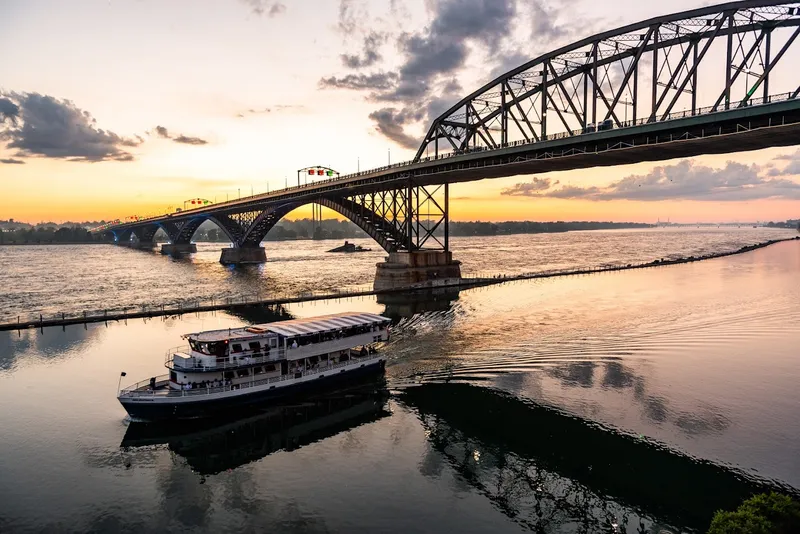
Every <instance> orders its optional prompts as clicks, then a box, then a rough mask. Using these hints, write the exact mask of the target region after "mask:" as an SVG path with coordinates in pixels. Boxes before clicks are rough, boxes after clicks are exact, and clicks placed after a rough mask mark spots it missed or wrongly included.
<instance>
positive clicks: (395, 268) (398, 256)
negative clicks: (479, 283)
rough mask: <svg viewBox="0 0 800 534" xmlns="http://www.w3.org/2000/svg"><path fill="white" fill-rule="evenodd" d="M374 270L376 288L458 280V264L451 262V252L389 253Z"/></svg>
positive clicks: (459, 274) (459, 263) (457, 262)
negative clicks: (450, 279) (451, 279)
mask: <svg viewBox="0 0 800 534" xmlns="http://www.w3.org/2000/svg"><path fill="white" fill-rule="evenodd" d="M376 267H377V269H376V271H375V284H374V288H375V289H390V288H393V287H403V286H410V285H414V284H424V283H433V282H435V281H436V280H445V279H448V278H461V262H460V261H456V260H453V253H452V252H450V251H446V252H443V251H440V250H433V251H430V250H418V251H415V252H390V253H389V256H388V257H387V258H386V261H384V262H382V263H378V264H377V265H376Z"/></svg>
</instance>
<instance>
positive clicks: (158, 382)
mask: <svg viewBox="0 0 800 534" xmlns="http://www.w3.org/2000/svg"><path fill="white" fill-rule="evenodd" d="M151 384H152V379H151V378H148V379H147V380H142V381H141V382H137V383H135V384H133V385H132V386H128V387H124V388H122V389H121V390H120V396H122V395H123V394H128V393H132V392H134V391H136V390H139V389H141V390H143V389H145V388H149V387H150V386H151ZM168 385H169V375H160V376H157V377H155V386H156V389H158V388H159V387H164V386H168Z"/></svg>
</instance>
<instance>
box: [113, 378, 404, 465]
mask: <svg viewBox="0 0 800 534" xmlns="http://www.w3.org/2000/svg"><path fill="white" fill-rule="evenodd" d="M388 397H389V393H388V390H387V389H386V383H385V380H383V379H382V378H381V379H372V380H368V381H359V382H358V383H356V384H352V385H351V386H350V387H348V388H346V389H340V390H338V391H336V392H332V393H329V394H326V395H322V396H318V397H313V398H308V399H304V401H303V402H295V403H282V404H279V405H274V404H273V405H270V406H269V407H268V408H263V409H261V410H258V411H256V412H251V413H250V414H249V415H248V416H247V417H244V418H240V419H237V420H235V421H230V417H227V418H225V419H224V420H203V421H196V422H192V421H184V422H180V423H177V422H170V423H134V422H132V423H130V425H129V426H128V429H127V431H126V432H125V437H124V438H123V440H122V443H121V444H120V447H122V448H123V451H125V452H126V453H128V458H127V459H126V465H128V464H136V463H138V462H139V461H144V462H145V463H146V462H147V461H148V456H147V449H145V450H143V451H141V452H143V456H139V451H137V450H136V449H137V448H141V447H145V446H148V445H157V444H166V445H167V446H168V447H169V449H170V450H171V451H172V452H174V453H176V454H177V455H179V456H181V457H182V458H184V459H185V460H186V462H187V463H188V465H189V466H190V467H191V468H192V469H193V470H194V471H195V472H197V473H199V474H200V475H204V476H205V475H213V474H217V473H221V472H223V471H227V470H229V469H234V468H236V467H239V466H242V465H245V464H247V463H250V462H253V461H256V460H260V459H261V458H264V457H265V456H267V455H269V454H271V453H274V452H276V451H279V450H286V451H292V450H295V449H298V448H300V447H302V446H304V445H307V444H309V443H313V442H315V441H319V440H323V439H325V438H328V437H331V436H334V435H336V434H338V433H340V432H345V431H347V430H351V429H353V428H355V427H357V426H360V425H362V424H365V423H369V422H373V421H377V420H379V419H381V418H383V417H386V416H388V415H389V412H388V411H387V410H386V407H385V406H386V401H387V400H388Z"/></svg>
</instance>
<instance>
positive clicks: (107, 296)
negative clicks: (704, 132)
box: [0, 229, 800, 533]
mask: <svg viewBox="0 0 800 534" xmlns="http://www.w3.org/2000/svg"><path fill="white" fill-rule="evenodd" d="M744 230H745V229H733V230H716V229H714V230H702V229H701V230H697V229H695V230H681V231H675V230H667V231H666V232H662V233H657V232H661V230H651V231H645V232H602V233H600V232H598V233H589V232H587V233H576V234H566V235H560V236H509V237H503V238H472V239H468V238H464V239H462V240H457V241H455V244H454V247H453V248H454V250H455V255H456V256H457V257H458V258H459V259H461V260H462V261H464V263H465V268H467V269H469V268H472V269H475V270H479V269H480V270H488V269H487V265H486V262H483V263H480V262H479V259H480V258H481V257H485V256H486V255H487V254H492V255H493V257H494V258H496V261H494V263H493V268H495V269H497V270H498V271H500V272H523V271H533V270H548V269H558V268H564V267H566V268H572V267H582V266H589V265H602V264H606V263H613V262H625V263H628V262H633V261H649V260H651V259H655V258H659V257H671V256H685V255H691V254H699V253H706V252H715V251H720V250H730V249H737V248H739V247H740V246H742V245H744V244H751V243H754V242H758V241H763V240H765V239H770V238H775V237H789V236H790V235H791V234H789V233H786V232H776V231H767V230H756V229H747V230H748V232H745V231H744ZM670 236H671V237H670ZM665 237H670V239H665ZM326 246H327V244H324V243H302V244H292V245H291V246H290V245H287V244H281V245H279V246H275V247H273V245H272V244H269V249H268V251H269V252H268V253H269V254H270V258H271V260H272V261H270V262H269V263H268V264H267V265H266V266H265V267H263V268H260V269H243V270H237V269H227V268H224V267H218V266H217V265H215V261H216V259H217V257H216V256H217V255H218V251H216V250H215V249H213V248H210V247H208V248H207V247H206V246H205V245H204V246H203V247H201V252H200V253H199V254H198V255H197V257H196V258H194V259H190V260H181V261H177V260H170V259H169V258H164V257H161V256H160V255H156V254H147V253H137V252H135V251H128V250H119V249H116V248H111V247H103V246H86V247H75V248H74V249H73V248H72V247H6V248H0V256H2V258H3V266H4V270H3V271H4V272H3V273H2V274H1V275H0V276H2V277H3V282H2V286H0V287H3V289H4V290H5V289H6V288H9V287H10V286H9V285H7V284H9V281H15V282H14V283H15V284H17V285H19V286H20V287H13V288H11V289H10V290H9V291H8V293H5V292H4V294H3V295H2V297H0V298H2V299H3V302H4V304H3V306H4V307H5V308H8V307H9V306H18V307H19V306H23V305H21V304H20V303H18V302H17V299H19V298H25V299H27V300H26V302H27V306H31V305H33V304H36V305H38V306H39V307H45V306H53V307H54V308H55V307H57V306H66V305H71V304H75V303H81V302H84V301H92V300H96V301H97V302H103V303H106V305H107V306H108V307H113V306H117V305H121V306H124V305H127V304H129V299H131V298H134V299H139V300H140V301H147V302H158V301H159V300H160V299H176V298H181V297H182V295H181V294H180V292H183V291H186V292H192V291H194V292H201V293H203V294H214V293H215V292H217V293H221V292H223V291H225V290H230V289H231V288H233V289H238V290H241V291H244V290H245V289H249V288H250V287H251V286H252V285H259V284H261V287H263V288H264V289H265V290H277V288H280V287H285V288H286V289H287V290H295V289H297V288H301V287H308V288H313V289H321V288H324V287H326V286H330V287H336V285H337V284H353V285H358V284H363V283H365V282H369V277H370V276H371V275H372V270H373V269H374V262H375V261H377V260H379V259H380V256H381V254H378V253H375V254H374V255H373V256H374V257H373V256H369V257H368V255H367V254H364V255H348V256H344V255H343V256H336V257H329V258H325V259H321V258H318V256H319V254H317V253H318V252H319V250H321V249H324V248H326ZM637 251H638V254H637ZM104 255H105V258H106V259H105V260H104V259H102V258H103V256H104ZM56 256H57V259H56ZM9 258H11V259H12V260H13V261H12V262H10V263H8V259H9ZM21 258H24V262H25V263H21V262H22V261H23V260H21ZM120 258H124V259H120ZM280 258H284V259H283V260H281V259H280ZM300 258H308V260H309V261H308V262H303V261H301V260H300ZM570 258H571V259H570ZM56 261H57V263H55V262H56ZM503 261H505V262H506V263H505V264H503V263H502V262H503ZM48 263H49V265H50V267H49V268H45V265H47V264H48ZM34 265H38V266H39V268H40V269H43V272H44V273H45V274H44V275H43V276H42V277H35V276H32V272H36V269H35V268H34V267H32V266H34ZM53 265H57V268H54V267H53ZM99 266H105V270H103V272H102V274H98V273H97V269H98V267H99ZM317 267H318V268H319V272H318V273H315V272H313V270H314V268H317ZM31 269H33V271H31ZM25 273H27V274H25ZM78 273H83V274H82V275H80V274H78ZM798 273H800V242H798V241H792V242H787V243H780V244H777V245H773V246H770V247H767V248H765V249H760V250H756V251H754V252H750V253H746V254H741V255H736V256H730V257H726V258H719V259H715V260H709V261H704V262H698V263H692V264H684V265H675V266H669V267H660V268H654V269H646V270H637V271H624V272H614V273H605V274H598V275H591V276H573V277H561V278H552V279H543V280H535V281H526V282H517V283H512V284H504V285H499V286H493V287H489V288H483V289H475V290H468V291H462V292H460V293H457V292H450V293H438V294H431V295H416V296H408V295H406V296H403V295H394V296H391V297H380V299H381V300H380V301H378V300H376V299H375V298H362V299H351V300H341V301H330V302H320V303H315V304H305V305H293V306H289V307H286V308H281V309H273V310H255V311H252V312H244V313H241V314H240V315H239V316H235V315H230V314H226V313H214V314H193V315H189V316H184V317H182V318H167V319H153V320H147V321H142V320H137V321H129V322H128V323H127V324H125V323H112V324H109V325H103V324H96V325H88V326H86V327H84V326H72V327H66V328H64V329H62V328H51V329H44V330H43V331H36V330H27V331H23V332H20V333H18V332H2V333H0V429H2V432H0V453H2V454H0V532H41V531H52V532H62V531H96V532H120V531H124V532H134V531H136V532H142V531H154V530H160V531H170V532H183V531H187V532H188V531H193V532H194V531H198V530H203V531H244V532H250V531H261V530H272V531H277V532H437V533H438V532H457V531H458V532H525V531H531V530H532V531H537V532H547V533H550V532H552V533H562V532H563V533H568V532H569V533H571V532H613V531H614V529H615V527H614V526H613V525H616V531H618V532H630V533H634V532H651V533H667V532H670V533H677V532H704V531H705V528H706V527H707V525H708V522H709V521H710V519H711V516H712V515H713V513H714V511H715V510H716V509H719V508H733V507H735V506H736V505H737V504H738V502H740V501H741V500H742V499H744V498H746V497H747V496H749V495H750V494H752V493H754V492H757V491H763V490H764V489H768V488H779V489H782V490H784V491H788V492H794V493H796V492H798V491H800V455H799V454H798V452H800V451H798V446H797V444H798V443H800V425H798V424H797V422H798V415H797V414H798V413H800V411H799V410H800V388H798V387H797V384H798V379H800V365H798V364H800V349H798V347H800V326H798V325H800V284H798V283H797V277H798ZM180 275H183V277H182V276H180ZM76 277H77V279H76ZM186 277H190V278H191V281H193V282H194V283H196V284H197V285H196V286H192V285H191V281H187V280H186ZM99 283H103V284H107V285H105V286H103V287H98V286H97V285H96V284H99ZM59 284H61V288H62V289H61V290H60V291H58V290H57V287H58V285H59ZM193 287H194V288H193ZM170 288H172V289H170ZM76 292H79V293H80V294H79V295H76V294H75V293H76ZM23 295H24V297H23ZM386 299H388V300H386ZM32 303H33V304H32ZM23 307H24V306H23ZM345 310H354V311H356V310H358V311H373V312H377V313H384V314H387V315H389V316H391V317H392V318H393V319H394V322H395V324H394V327H393V337H392V340H391V341H390V343H389V344H388V346H386V347H385V348H384V352H385V353H386V355H387V357H388V364H387V370H386V373H385V374H386V376H385V379H384V380H383V381H378V382H369V383H364V384H360V385H358V386H357V387H353V388H351V389H349V390H346V391H339V392H334V393H331V394H327V395H324V396H320V397H318V398H314V399H308V401H307V402H302V403H294V404H292V405H283V406H281V405H276V406H274V407H270V408H269V409H265V410H264V412H263V414H260V415H257V416H248V417H247V418H246V419H238V418H237V417H236V415H235V414H232V415H231V420H230V421H228V422H226V423H225V424H223V425H216V426H203V425H198V424H195V425H191V426H189V425H169V426H167V427H164V426H161V427H153V426H152V425H150V426H148V425H142V424H137V423H131V422H129V421H128V420H127V419H126V417H125V413H124V410H123V409H122V408H121V407H120V406H119V405H118V403H117V402H116V400H115V398H114V395H115V390H116V387H117V380H118V378H119V375H120V372H121V371H125V372H126V373H127V376H126V377H125V378H123V383H125V381H129V382H134V381H138V380H141V379H146V378H147V377H149V376H152V375H155V374H161V373H162V372H163V362H164V354H165V352H166V351H167V350H168V349H169V348H170V347H172V346H175V345H178V344H180V343H181V340H180V335H181V334H183V333H186V332H191V331H198V330H204V329H211V328H225V327H228V326H236V325H241V324H244V323H247V322H252V321H266V320H274V319H276V318H280V317H288V316H292V317H306V316H314V315H320V314H323V313H332V312H337V311H345Z"/></svg>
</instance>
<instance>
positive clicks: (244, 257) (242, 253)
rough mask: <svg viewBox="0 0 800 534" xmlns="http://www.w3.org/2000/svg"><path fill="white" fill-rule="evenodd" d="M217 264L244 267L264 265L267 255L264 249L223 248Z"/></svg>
mask: <svg viewBox="0 0 800 534" xmlns="http://www.w3.org/2000/svg"><path fill="white" fill-rule="evenodd" d="M219 262H220V263H221V264H223V265H246V264H253V263H266V262H267V253H266V251H265V250H264V247H234V248H223V249H222V255H221V256H220V257H219Z"/></svg>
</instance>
